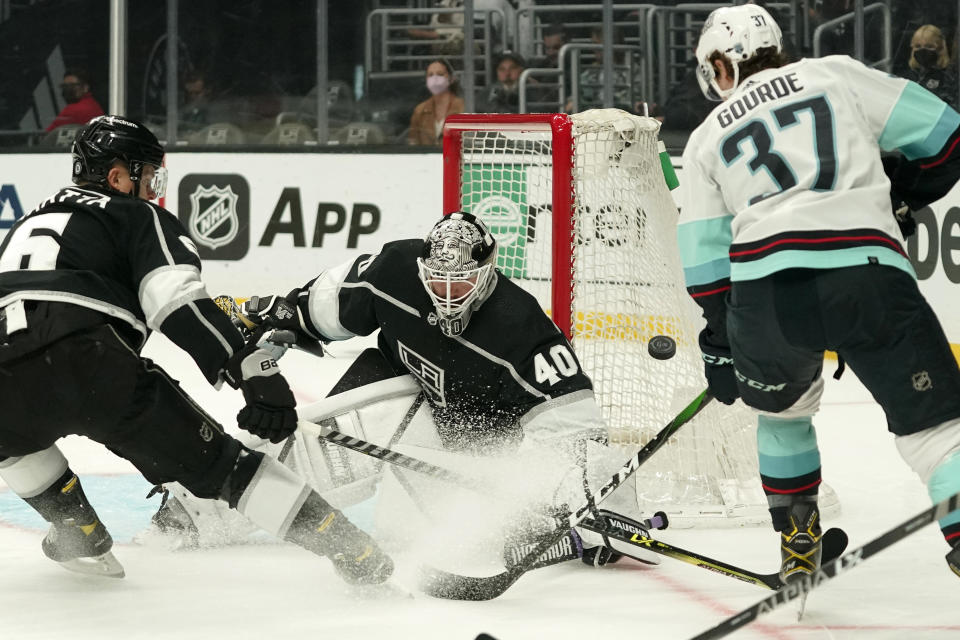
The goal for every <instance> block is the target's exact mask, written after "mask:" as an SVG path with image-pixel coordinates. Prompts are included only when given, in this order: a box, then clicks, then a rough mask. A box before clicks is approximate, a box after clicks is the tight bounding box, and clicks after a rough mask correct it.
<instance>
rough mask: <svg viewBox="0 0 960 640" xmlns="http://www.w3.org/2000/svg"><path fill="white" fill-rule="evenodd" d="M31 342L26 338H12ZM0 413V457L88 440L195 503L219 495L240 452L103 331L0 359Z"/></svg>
mask: <svg viewBox="0 0 960 640" xmlns="http://www.w3.org/2000/svg"><path fill="white" fill-rule="evenodd" d="M28 331H29V330H28ZM27 339H29V335H28V334H27V333H26V332H23V333H18V334H14V335H13V336H11V337H10V341H11V343H13V342H15V341H17V340H27ZM0 407H3V413H4V418H3V421H2V422H0V456H3V457H14V456H23V455H27V454H30V453H35V452H37V451H40V450H42V449H46V448H48V447H50V446H51V445H52V444H53V443H54V442H55V441H56V440H57V439H58V438H61V437H63V436H66V435H70V434H75V435H81V436H86V437H88V438H90V439H91V440H94V441H96V442H99V443H101V444H103V445H105V446H106V447H107V448H108V449H110V450H111V451H113V452H114V453H116V454H117V455H119V456H121V457H123V458H126V459H127V460H129V461H130V462H132V463H133V464H134V466H136V468H137V469H138V470H139V471H140V472H141V473H142V474H143V476H144V477H145V478H146V479H147V480H148V481H150V482H152V483H155V484H160V483H163V482H170V481H174V480H176V481H179V482H180V483H182V484H183V485H184V486H185V487H187V488H188V489H189V490H190V491H191V492H193V493H194V494H196V495H197V496H199V497H209V498H213V497H218V496H219V495H220V491H221V488H222V487H223V484H224V481H225V480H226V478H227V476H228V475H229V474H230V472H231V471H232V470H233V466H234V463H235V462H236V460H237V456H238V454H239V452H240V448H241V447H240V443H239V442H238V441H237V440H236V439H234V438H232V437H231V436H229V435H226V434H224V432H223V428H222V427H221V426H220V425H219V424H218V423H217V422H216V421H215V420H213V419H212V418H211V417H210V416H208V415H207V414H206V413H204V411H203V410H202V409H200V408H199V407H198V406H197V405H196V404H194V402H193V401H192V400H191V399H190V398H189V396H187V395H186V393H184V391H183V390H182V389H181V388H180V386H179V385H178V384H177V383H176V381H175V380H173V379H171V378H170V377H169V376H168V375H167V374H166V372H165V371H163V369H161V368H160V367H159V366H157V365H156V364H154V363H153V362H151V361H150V360H148V359H146V358H141V357H140V356H139V355H138V354H137V353H136V352H135V351H134V350H133V349H132V348H131V347H130V346H129V345H128V344H127V343H126V342H125V341H124V340H123V339H121V338H120V336H119V335H118V334H117V331H116V330H115V329H114V328H113V327H111V326H109V325H98V326H95V327H91V328H87V329H83V330H80V331H77V332H75V333H71V334H69V335H67V336H65V337H61V338H59V339H57V340H55V341H54V342H52V343H50V344H48V345H46V346H44V347H43V348H42V349H39V350H37V351H33V352H31V353H27V354H24V355H20V356H18V357H16V358H14V359H12V360H7V361H0Z"/></svg>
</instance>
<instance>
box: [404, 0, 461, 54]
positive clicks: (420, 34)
mask: <svg viewBox="0 0 960 640" xmlns="http://www.w3.org/2000/svg"><path fill="white" fill-rule="evenodd" d="M435 6H436V7H437V8H438V9H463V0H436V2H435ZM407 35H409V36H410V37H411V38H416V39H418V40H430V41H432V42H431V47H430V49H431V51H432V52H433V53H434V54H436V55H440V56H455V55H462V54H463V13H434V14H433V15H432V16H430V23H429V24H428V25H427V26H426V28H419V27H417V28H413V29H408V30H407Z"/></svg>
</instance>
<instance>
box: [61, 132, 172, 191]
mask: <svg viewBox="0 0 960 640" xmlns="http://www.w3.org/2000/svg"><path fill="white" fill-rule="evenodd" d="M117 160H120V161H121V162H123V163H125V164H126V165H127V168H128V169H129V171H130V180H132V181H133V183H134V185H135V186H134V194H136V193H137V192H138V191H139V184H140V178H141V176H142V175H143V167H144V166H145V165H148V164H149V165H152V166H153V167H154V168H155V169H156V171H155V174H154V179H153V181H152V184H151V185H150V186H151V188H152V189H153V191H154V192H156V193H157V195H158V197H159V196H162V195H163V192H164V191H165V189H166V170H164V169H163V168H162V167H161V165H162V163H163V147H162V146H161V145H160V141H159V140H157V137H156V136H155V135H153V132H152V131H150V129H148V128H147V127H145V126H144V125H142V124H140V123H139V122H137V121H136V120H131V119H130V118H126V117H121V116H99V117H96V118H94V119H93V120H91V121H90V122H88V123H87V124H86V125H85V126H84V127H83V128H82V129H80V131H78V132H77V137H76V139H75V140H74V141H73V182H74V183H75V184H85V183H93V184H96V185H100V186H103V187H106V186H107V174H108V173H109V172H110V169H111V168H112V167H113V164H114V162H116V161H117Z"/></svg>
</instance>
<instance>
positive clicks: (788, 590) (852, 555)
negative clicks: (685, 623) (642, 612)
mask: <svg viewBox="0 0 960 640" xmlns="http://www.w3.org/2000/svg"><path fill="white" fill-rule="evenodd" d="M957 509H960V493H957V494H954V495H952V496H950V497H949V498H947V499H946V500H942V501H940V502H938V503H937V504H935V505H933V506H932V507H930V508H929V509H927V510H926V511H923V512H922V513H918V514H917V515H915V516H914V517H912V518H910V519H909V520H906V521H905V522H901V523H900V524H898V525H897V526H895V527H893V528H892V529H889V530H888V531H886V532H884V533H883V534H881V535H880V536H878V537H876V538H874V539H873V540H871V541H870V542H868V543H866V544H865V545H863V546H860V547H857V548H856V549H853V550H852V551H848V552H847V553H845V554H843V555H842V556H840V557H839V558H835V559H833V560H832V561H830V562H826V563H824V564H823V565H822V566H821V567H820V569H818V570H817V572H816V573H814V574H813V575H812V576H810V577H808V578H804V579H803V580H800V581H799V582H795V583H792V584H789V585H787V586H786V587H784V588H783V589H780V590H779V591H777V592H776V593H774V594H773V595H771V596H769V597H768V598H764V599H763V600H761V601H760V602H758V603H756V604H755V605H753V606H751V607H748V608H746V609H744V610H743V611H741V612H740V613H738V614H736V615H733V616H731V617H729V618H727V619H726V620H724V621H723V622H721V623H720V624H718V625H717V626H715V627H713V628H712V629H708V630H707V631H704V632H703V633H701V634H698V635H696V636H694V637H693V638H691V640H713V639H714V638H723V637H724V636H726V635H728V634H730V633H732V632H734V631H736V630H737V629H739V628H741V627H744V626H746V625H748V624H750V623H751V622H753V621H754V620H756V619H757V618H759V617H760V616H761V615H763V614H765V613H770V612H771V611H773V610H774V609H776V608H777V607H779V606H781V605H783V604H786V603H788V602H790V601H791V600H795V599H797V598H800V597H802V596H806V595H807V594H808V593H809V592H810V591H812V590H813V589H815V588H816V587H819V586H820V585H822V584H823V583H824V582H826V581H828V580H831V579H833V578H836V577H837V576H838V575H840V574H841V573H846V572H847V571H849V570H850V569H852V568H854V567H856V566H857V565H858V564H860V563H861V562H863V561H864V560H866V559H867V558H869V557H870V556H872V555H874V554H876V553H879V552H881V551H883V550H884V549H886V548H887V547H889V546H890V545H892V544H894V543H896V542H899V541H900V540H903V539H904V538H906V537H907V536H909V535H910V534H911V533H914V532H916V531H917V530H919V529H921V528H922V527H924V526H926V525H928V524H930V523H931V522H933V521H934V520H940V519H941V518H944V517H945V516H946V515H947V514H949V513H952V512H953V511H956V510H957Z"/></svg>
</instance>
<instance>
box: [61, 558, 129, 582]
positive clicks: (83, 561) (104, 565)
mask: <svg viewBox="0 0 960 640" xmlns="http://www.w3.org/2000/svg"><path fill="white" fill-rule="evenodd" d="M57 564H59V565H60V566H61V567H63V568H64V569H66V570H67V571H73V572H74V573H82V574H84V575H88V576H102V577H104V578H122V577H124V575H125V573H124V571H123V565H122V564H120V561H119V560H117V558H116V557H115V556H114V555H113V552H112V551H107V552H106V553H104V554H102V555H99V556H93V557H90V558H74V559H73V560H64V561H63V562H58V563H57Z"/></svg>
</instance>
